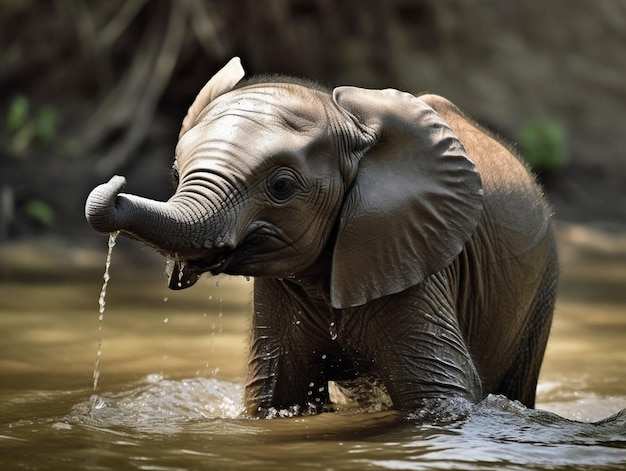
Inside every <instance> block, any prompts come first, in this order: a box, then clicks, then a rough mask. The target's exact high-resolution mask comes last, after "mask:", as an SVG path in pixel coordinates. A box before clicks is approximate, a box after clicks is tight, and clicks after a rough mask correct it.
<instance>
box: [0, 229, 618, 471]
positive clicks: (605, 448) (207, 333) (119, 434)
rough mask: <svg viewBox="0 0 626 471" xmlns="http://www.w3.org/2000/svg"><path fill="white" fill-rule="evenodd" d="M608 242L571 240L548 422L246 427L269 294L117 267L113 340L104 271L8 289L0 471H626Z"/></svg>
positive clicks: (415, 420)
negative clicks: (248, 386)
mask: <svg viewBox="0 0 626 471" xmlns="http://www.w3.org/2000/svg"><path fill="white" fill-rule="evenodd" d="M602 237H603V236H602V235H600V234H595V233H589V232H584V231H579V230H577V229H576V228H570V229H568V230H563V231H561V240H562V249H561V254H562V260H563V268H562V271H563V275H562V282H561V289H560V294H559V300H558V305H557V310H556V314H555V322H554V326H553V330H552V334H551V338H550V342H549V345H548V351H547V354H546V359H545V362H544V368H543V370H542V374H541V378H540V384H539V394H538V404H537V408H538V410H528V409H525V408H524V407H522V406H521V405H519V404H516V403H513V402H510V401H508V400H507V399H505V398H502V397H495V396H490V397H488V398H487V399H486V400H484V401H483V402H482V403H480V404H477V405H466V404H453V405H450V406H449V407H447V408H446V409H445V410H433V411H431V412H430V413H429V414H424V413H422V414H419V413H418V414H413V415H408V416H407V415H400V414H398V413H396V412H393V411H378V412H363V411H355V410H350V409H347V410H342V411H340V412H335V413H325V414H321V415H318V416H310V417H292V418H280V419H273V420H251V419H246V418H243V417H242V416H241V415H240V413H241V397H242V382H243V375H244V371H245V352H246V332H247V328H248V323H249V316H248V312H249V310H250V293H251V291H252V282H249V281H246V280H244V279H238V278H219V279H216V278H208V279H203V280H201V281H200V282H199V283H198V285H197V286H195V287H194V288H191V289H189V290H185V291H181V292H172V291H169V290H167V288H166V282H165V279H164V277H163V275H162V274H161V273H160V272H159V270H158V269H156V270H149V271H145V270H140V269H138V268H137V267H136V266H132V264H128V263H124V262H122V261H121V260H120V261H119V263H118V265H116V254H115V253H114V254H113V263H112V266H111V280H110V282H109V286H108V293H107V298H106V312H105V313H104V316H103V319H102V324H101V325H99V322H98V295H99V291H100V287H101V284H102V278H101V277H102V272H101V270H100V271H99V272H95V271H89V272H85V273H84V274H82V275H81V276H69V275H68V274H67V273H63V272H62V270H61V271H60V272H59V273H58V275H56V276H53V275H50V276H38V277H35V278H27V277H24V276H21V277H20V276H17V277H12V276H6V275H5V277H4V280H3V281H2V282H1V283H0V469H3V470H4V469H7V470H14V469H15V470H17V469H42V470H43V469H62V470H72V469H80V470H118V469H141V470H191V469H219V470H222V469H224V470H231V469H232V470H238V469H248V470H249V469H255V470H257V469H258V470H265V469H267V470H279V469H324V470H347V469H354V470H357V469H358V470H365V469H407V470H426V469H459V470H478V469H508V470H527V469H533V470H548V469H550V470H554V469H558V470H580V469H590V470H591V469H593V470H609V469H610V470H623V469H626V412H620V411H622V410H624V409H625V408H626V244H624V243H623V240H622V239H618V238H614V239H611V238H609V239H606V240H605V239H602ZM103 245H104V247H103V249H102V250H103V252H102V262H103V263H102V264H104V257H105V250H106V244H103ZM217 285H219V286H217ZM99 327H100V330H98V328H99ZM99 338H100V339H101V341H102V342H101V355H97V350H98V340H99ZM96 358H98V369H99V381H98V385H97V388H96V390H95V391H94V387H93V386H94V385H93V383H94V381H93V373H94V362H95V361H96Z"/></svg>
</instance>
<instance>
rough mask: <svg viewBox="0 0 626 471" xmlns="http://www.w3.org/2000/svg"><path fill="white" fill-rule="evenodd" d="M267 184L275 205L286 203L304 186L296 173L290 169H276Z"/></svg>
mask: <svg viewBox="0 0 626 471" xmlns="http://www.w3.org/2000/svg"><path fill="white" fill-rule="evenodd" d="M267 183H268V184H267V189H268V193H269V195H270V198H271V199H272V200H273V201H274V202H275V203H285V202H286V201H288V200H289V199H291V197H292V196H293V195H295V194H296V193H297V192H298V191H299V190H301V189H302V186H303V185H302V184H301V182H300V179H299V178H298V176H297V174H296V173H295V171H294V170H292V169H289V168H280V169H276V170H275V171H274V172H272V173H271V174H270V176H269V178H268V181H267Z"/></svg>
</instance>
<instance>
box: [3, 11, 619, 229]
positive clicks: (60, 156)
mask: <svg viewBox="0 0 626 471" xmlns="http://www.w3.org/2000/svg"><path fill="white" fill-rule="evenodd" d="M625 44H626V2H625V1H623V0H599V1H595V2H590V1H588V0H550V1H548V2H537V1H534V0H526V1H525V0H519V1H510V0H476V1H473V2H467V1H463V0H176V1H174V0H173V1H167V0H153V1H147V0H89V1H88V0H50V1H45V2H44V1H36V0H30V1H29V0H0V64H1V66H0V119H1V120H2V123H3V128H0V239H2V238H5V239H6V238H12V239H15V238H20V237H25V236H28V235H33V234H39V233H42V232H44V233H56V234H67V235H70V234H71V235H73V236H76V235H79V234H82V233H83V231H85V233H87V232H86V231H88V227H87V225H86V223H85V222H84V220H83V204H84V200H85V197H86V195H87V194H88V192H89V190H90V189H91V188H92V187H93V186H95V185H96V184H98V183H101V182H103V181H106V180H108V178H109V177H110V176H111V175H113V174H114V173H119V174H124V175H126V176H127V177H128V181H129V186H128V188H127V189H128V191H130V192H134V193H139V194H142V195H144V196H148V197H153V198H159V199H165V198H167V197H168V196H169V195H170V193H171V192H172V189H173V188H172V183H171V177H170V175H169V168H170V166H171V162H172V158H173V150H174V146H175V143H176V136H177V133H178V127H179V125H180V122H181V121H182V118H183V116H184V114H185V111H186V108H187V107H188V106H189V104H190V103H191V102H192V100H193V98H194V96H195V94H196V93H197V92H198V90H199V89H200V88H201V87H202V85H203V84H204V83H205V82H206V80H207V79H208V78H209V77H210V76H211V75H212V74H213V73H214V72H215V71H216V70H217V69H218V68H219V67H221V66H222V65H223V64H224V63H225V62H226V61H227V60H228V59H229V58H230V57H232V56H234V55H239V56H240V57H241V58H242V60H243V64H244V67H245V68H246V70H247V72H248V73H249V74H255V73H284V74H292V75H297V76H302V77H307V78H311V79H314V80H317V81H320V82H322V83H324V84H327V85H330V86H334V85H342V84H343V85H347V84H350V85H357V86H363V87H380V88H383V87H394V88H399V89H403V90H407V91H411V92H413V93H422V92H431V93H438V94H441V95H444V96H446V97H448V98H449V99H451V100H452V101H454V102H455V103H457V104H458V105H459V106H460V107H461V108H462V109H463V110H465V111H466V113H467V114H469V115H470V116H472V117H474V118H475V119H476V120H477V121H478V122H480V123H482V124H484V125H486V126H488V127H489V128H491V129H493V130H494V131H495V132H496V133H497V134H499V135H501V136H503V137H504V138H506V139H507V140H508V141H509V142H510V143H511V144H512V145H513V146H514V147H516V148H517V149H518V150H519V151H520V152H522V153H525V154H526V157H527V158H528V161H529V162H530V164H531V165H532V166H533V167H534V168H535V169H536V170H537V171H538V172H539V173H540V175H541V176H542V177H543V178H544V183H545V185H546V188H547V191H548V192H549V196H550V198H551V200H552V202H553V204H554V207H555V212H556V215H557V217H558V218H560V219H563V220H569V221H582V222H609V223H620V222H626V190H624V188H625V183H624V182H625V181H626V132H625V131H626V81H625V79H624V77H626V54H625V53H624V45H625ZM546 175H547V176H546Z"/></svg>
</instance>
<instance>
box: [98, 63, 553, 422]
mask: <svg viewBox="0 0 626 471" xmlns="http://www.w3.org/2000/svg"><path fill="white" fill-rule="evenodd" d="M243 76H244V71H243V68H242V67H241V64H240V61H239V59H238V58H235V59H233V60H231V61H230V62H229V63H228V64H227V65H226V66H225V67H224V68H223V69H222V70H220V71H219V72H218V73H217V74H216V75H215V76H214V77H213V78H211V80H210V81H209V82H208V83H207V84H206V85H205V86H204V88H203V89H202V90H201V91H200V93H199V95H198V96H197V98H196V100H195V101H194V103H193V104H192V105H191V107H190V108H189V111H188V113H187V116H186V117H185V119H184V121H183V124H182V129H181V131H180V137H179V141H178V144H177V146H176V159H175V163H174V170H175V173H176V175H177V178H178V187H177V189H176V191H175V193H174V194H173V196H172V197H171V198H170V199H169V200H168V201H167V202H159V201H153V200H149V199H146V198H142V197H139V196H135V195H130V194H125V193H121V192H120V191H121V190H122V188H123V186H124V184H125V180H124V178H122V177H118V176H116V177H113V178H112V179H111V180H110V181H109V182H108V183H105V184H103V185H100V186H98V187H96V188H95V189H94V190H93V191H92V192H91V194H90V196H89V198H88V200H87V203H86V216H87V219H88V221H89V222H90V224H91V225H92V226H93V228H94V229H96V230H97V231H99V232H102V233H110V232H113V231H121V233H122V234H124V235H126V236H129V237H132V238H134V239H138V240H140V241H143V242H144V243H146V244H147V245H149V246H151V247H153V248H154V249H156V250H157V251H158V252H160V253H163V254H165V255H166V256H168V257H170V258H172V259H174V260H176V262H177V265H178V268H179V270H178V269H177V270H175V273H176V276H175V280H174V282H172V283H171V284H170V286H171V287H172V288H175V289H177V288H187V287H189V286H191V285H193V284H194V283H195V281H196V280H197V279H198V277H199V275H201V274H202V273H204V272H211V273H213V274H218V273H227V274H232V275H246V276H252V277H254V278H255V281H254V314H253V322H252V334H251V344H250V356H249V364H248V377H247V384H246V389H245V403H246V408H247V411H248V413H249V414H250V415H252V416H259V417H263V416H266V415H267V414H268V413H269V411H271V410H280V409H286V408H291V409H292V410H300V411H316V410H321V408H322V407H323V405H324V404H327V403H328V401H329V393H328V381H342V380H352V379H354V378H357V377H358V378H377V380H379V381H380V382H382V384H383V385H384V387H385V388H386V390H387V392H388V394H389V397H390V399H391V402H392V403H393V407H394V408H396V409H398V410H403V411H412V410H417V409H419V408H421V407H422V406H423V405H424V404H425V403H426V402H427V401H429V400H431V399H435V400H439V399H442V400H445V399H455V398H463V399H467V400H468V401H474V402H475V401H479V400H481V399H482V398H484V397H485V396H486V395H487V394H490V393H493V394H503V395H506V396H507V397H508V398H510V399H516V400H519V401H521V402H522V403H523V404H525V405H527V406H529V407H532V406H533V405H534V401H535V389H536V384H537V377H538V374H539V369H540V366H541V362H542V358H543V354H544V350H545V346H546V342H547V338H548V333H549V330H550V324H551V319H552V311H553V306H554V298H555V290H556V284H557V275H558V267H557V254H556V247H555V240H554V235H553V230H552V226H551V222H550V210H549V208H548V206H547V204H546V202H545V201H544V198H543V196H542V191H541V189H540V188H539V186H538V185H537V184H536V183H535V181H534V179H533V177H532V175H531V174H530V173H529V172H528V170H527V168H526V167H525V165H524V164H523V163H522V162H521V161H520V159H519V158H517V157H516V156H514V155H513V154H512V153H511V152H510V151H509V150H508V149H507V148H506V147H505V146H504V145H502V144H501V143H499V142H498V141H497V140H496V139H495V138H494V137H492V136H491V135H490V134H489V133H487V132H486V131H484V130H483V129H481V128H480V127H479V126H477V125H476V124H474V123H473V122H472V121H471V120H469V119H468V118H467V117H465V116H464V115H463V114H462V113H461V112H460V111H459V110H458V109H457V108H456V107H455V106H454V105H453V104H452V103H450V102H449V101H448V100H446V99H445V98H442V97H440V96H436V95H422V96H414V95H411V94H409V93H403V92H400V91H397V90H392V89H387V90H366V89H361V88H355V87H338V88H335V89H334V90H326V89H324V88H322V87H320V86H318V85H316V84H313V83H309V82H305V81H300V80H295V79H292V78H288V77H271V78H267V77H265V78H264V77H257V78H252V79H249V80H244V79H243ZM179 272H180V276H179Z"/></svg>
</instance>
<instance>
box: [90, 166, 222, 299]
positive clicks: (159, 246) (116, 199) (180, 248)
mask: <svg viewBox="0 0 626 471" xmlns="http://www.w3.org/2000/svg"><path fill="white" fill-rule="evenodd" d="M125 184H126V179H125V178H124V177H120V176H114V177H113V178H111V180H110V181H109V182H107V183H104V184H102V185H99V186H97V187H96V188H94V189H93V190H92V191H91V193H90V194H89V196H88V198H87V202H86V203H85V217H86V218H87V221H88V222H89V224H90V225H91V226H92V227H93V228H94V229H95V230H96V231H98V232H101V233H111V232H116V231H121V232H122V233H123V234H125V235H128V236H129V237H132V238H134V239H138V240H141V241H143V242H145V243H147V244H148V245H150V246H152V247H154V248H155V249H156V250H157V251H159V252H161V253H164V254H166V255H168V256H172V257H173V258H175V259H177V260H180V261H183V260H184V261H187V260H200V259H202V260H203V267H204V270H203V271H207V269H210V268H211V267H212V266H213V265H219V263H220V258H221V255H222V254H223V252H224V250H225V248H224V247H222V245H223V244H221V245H220V244H217V245H218V246H216V244H215V243H214V240H215V237H210V234H208V233H207V232H208V231H207V227H208V221H206V220H205V221H201V219H202V218H201V217H200V216H199V215H197V214H195V213H194V212H193V207H191V206H190V202H189V201H187V202H186V204H180V203H178V202H176V201H175V200H174V199H172V200H170V201H167V202H161V201H154V200H151V199H147V198H142V197H139V196H135V195H130V194H126V193H120V191H121V190H122V188H123V187H124V185H125ZM185 266H186V265H185V264H182V265H179V268H180V276H181V277H182V276H183V275H182V272H183V270H184V269H185ZM186 277H188V278H193V274H191V273H187V275H186ZM196 279H197V277H196ZM193 282H195V279H193V280H192V282H188V283H186V285H187V286H190V285H191V284H193ZM170 287H173V288H175V286H172V284H170ZM178 287H180V284H179V286H178ZM184 287H186V286H184Z"/></svg>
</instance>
